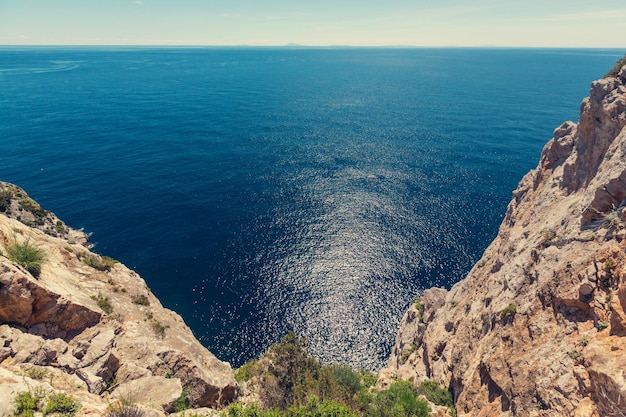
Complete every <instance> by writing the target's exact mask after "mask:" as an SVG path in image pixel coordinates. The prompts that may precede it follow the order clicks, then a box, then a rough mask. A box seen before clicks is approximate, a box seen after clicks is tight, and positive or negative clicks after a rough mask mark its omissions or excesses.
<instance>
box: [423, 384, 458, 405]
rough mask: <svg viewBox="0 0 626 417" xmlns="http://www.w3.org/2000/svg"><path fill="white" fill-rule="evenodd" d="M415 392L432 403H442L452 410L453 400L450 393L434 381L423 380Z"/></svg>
mask: <svg viewBox="0 0 626 417" xmlns="http://www.w3.org/2000/svg"><path fill="white" fill-rule="evenodd" d="M417 392H418V393H419V394H421V395H423V396H424V397H426V398H427V399H428V401H430V402H431V403H433V404H436V405H442V406H444V407H448V408H450V409H451V410H454V401H453V400H452V394H451V393H450V391H448V390H447V389H445V388H442V387H441V386H439V384H437V383H436V382H435V381H429V380H426V381H423V382H422V383H421V385H420V386H419V388H418V389H417Z"/></svg>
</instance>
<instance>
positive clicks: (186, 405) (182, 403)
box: [174, 387, 192, 413]
mask: <svg viewBox="0 0 626 417" xmlns="http://www.w3.org/2000/svg"><path fill="white" fill-rule="evenodd" d="M190 391H191V387H185V388H184V389H183V392H181V393H180V397H178V399H177V400H176V401H175V402H174V412H176V413H178V412H179V411H184V410H189V409H190V408H191V407H192V404H191V400H190V399H189V398H188V397H187V396H188V395H189V392H190Z"/></svg>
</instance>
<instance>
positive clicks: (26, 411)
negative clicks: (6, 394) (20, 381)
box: [15, 391, 41, 417]
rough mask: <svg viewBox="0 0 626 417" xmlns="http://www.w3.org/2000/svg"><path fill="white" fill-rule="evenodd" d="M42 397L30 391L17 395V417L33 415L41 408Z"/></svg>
mask: <svg viewBox="0 0 626 417" xmlns="http://www.w3.org/2000/svg"><path fill="white" fill-rule="evenodd" d="M39 400H41V397H39V396H37V395H33V394H31V393H30V392H28V391H24V392H20V393H19V394H17V396H16V397H15V415H16V416H17V417H32V416H34V414H35V411H36V410H38V409H39Z"/></svg>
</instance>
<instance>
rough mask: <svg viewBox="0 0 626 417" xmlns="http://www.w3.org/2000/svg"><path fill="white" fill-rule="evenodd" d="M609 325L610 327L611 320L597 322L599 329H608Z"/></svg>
mask: <svg viewBox="0 0 626 417" xmlns="http://www.w3.org/2000/svg"><path fill="white" fill-rule="evenodd" d="M608 327H609V322H608V321H599V322H598V323H597V324H596V329H598V330H604V329H606V328H608Z"/></svg>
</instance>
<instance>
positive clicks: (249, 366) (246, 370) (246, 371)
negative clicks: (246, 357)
mask: <svg viewBox="0 0 626 417" xmlns="http://www.w3.org/2000/svg"><path fill="white" fill-rule="evenodd" d="M258 364H259V361H257V360H251V361H249V362H246V363H244V364H243V365H241V366H240V367H239V368H238V369H237V370H236V371H235V380H237V382H246V381H248V380H249V379H250V378H251V377H253V376H255V375H259V374H260V372H262V371H260V367H259V366H258Z"/></svg>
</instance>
